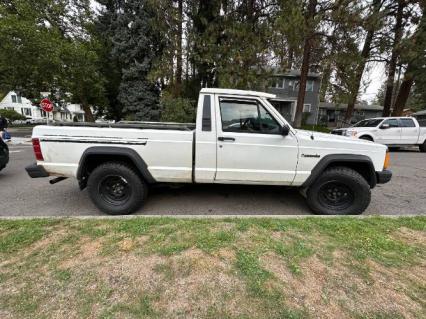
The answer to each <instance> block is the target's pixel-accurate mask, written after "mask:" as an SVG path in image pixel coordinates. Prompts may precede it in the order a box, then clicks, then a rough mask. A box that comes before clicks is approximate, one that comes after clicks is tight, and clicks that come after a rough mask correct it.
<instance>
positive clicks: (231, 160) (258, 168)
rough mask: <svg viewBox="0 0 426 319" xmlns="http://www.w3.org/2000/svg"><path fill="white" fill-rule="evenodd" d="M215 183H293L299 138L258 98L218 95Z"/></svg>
mask: <svg viewBox="0 0 426 319" xmlns="http://www.w3.org/2000/svg"><path fill="white" fill-rule="evenodd" d="M216 105H218V107H217V108H216V118H217V119H218V120H217V121H216V125H217V130H216V131H217V169H216V177H215V182H217V183H244V184H277V185H290V184H291V183H292V182H293V179H294V177H295V174H296V166H297V156H298V144H297V139H296V137H295V136H294V135H293V134H292V133H291V132H290V134H289V135H287V136H283V135H282V134H281V127H282V124H279V122H278V121H277V120H276V119H275V118H274V117H273V116H272V115H271V112H269V110H268V109H267V107H266V105H263V104H262V102H261V100H259V99H255V98H253V99H248V98H237V97H235V98H234V97H232V98H231V97H220V96H216Z"/></svg>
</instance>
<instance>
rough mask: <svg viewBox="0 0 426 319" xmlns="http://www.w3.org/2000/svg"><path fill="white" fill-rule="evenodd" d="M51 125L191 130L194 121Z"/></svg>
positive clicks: (61, 123)
mask: <svg viewBox="0 0 426 319" xmlns="http://www.w3.org/2000/svg"><path fill="white" fill-rule="evenodd" d="M49 125H53V126H71V127H99V128H133V129H141V130H144V129H151V130H178V131H193V130H194V129H195V123H173V122H136V121H121V122H118V123H93V122H68V123H63V122H58V123H51V124H49Z"/></svg>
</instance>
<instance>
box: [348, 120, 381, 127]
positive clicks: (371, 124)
mask: <svg viewBox="0 0 426 319" xmlns="http://www.w3.org/2000/svg"><path fill="white" fill-rule="evenodd" d="M382 121H383V119H371V120H362V121H361V122H358V123H356V124H355V125H354V126H353V127H376V126H377V125H379V124H380V122H382Z"/></svg>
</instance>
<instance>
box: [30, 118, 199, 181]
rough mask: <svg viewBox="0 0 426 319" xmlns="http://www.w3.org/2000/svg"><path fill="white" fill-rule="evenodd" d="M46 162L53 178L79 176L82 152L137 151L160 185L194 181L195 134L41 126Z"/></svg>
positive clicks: (36, 130)
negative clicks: (92, 149) (97, 149)
mask: <svg viewBox="0 0 426 319" xmlns="http://www.w3.org/2000/svg"><path fill="white" fill-rule="evenodd" d="M33 137H35V138H39V139H40V144H41V149H42V152H43V156H44V161H42V162H38V164H40V165H43V166H44V168H45V169H46V170H47V171H48V172H49V173H50V174H52V175H60V176H74V177H75V176H76V174H77V169H78V163H79V161H80V158H81V156H82V154H83V152H84V151H85V150H86V149H87V148H89V147H93V146H111V147H114V146H118V147H128V148H131V149H133V150H135V151H136V152H137V153H138V154H139V155H140V156H141V157H142V158H143V160H144V161H145V162H146V164H147V165H148V170H149V172H150V173H151V175H152V176H153V177H154V179H155V180H156V181H157V182H182V183H186V182H191V174H192V140H193V133H192V131H179V130H152V129H146V130H144V129H142V130H141V129H123V128H99V127H58V126H56V127H55V126H38V127H35V128H34V131H33Z"/></svg>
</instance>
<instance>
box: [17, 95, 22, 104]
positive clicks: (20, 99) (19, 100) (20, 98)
mask: <svg viewBox="0 0 426 319" xmlns="http://www.w3.org/2000/svg"><path fill="white" fill-rule="evenodd" d="M16 97H17V98H18V103H22V97H21V96H20V95H17V96H16Z"/></svg>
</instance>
